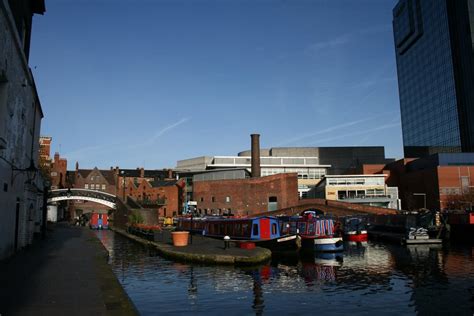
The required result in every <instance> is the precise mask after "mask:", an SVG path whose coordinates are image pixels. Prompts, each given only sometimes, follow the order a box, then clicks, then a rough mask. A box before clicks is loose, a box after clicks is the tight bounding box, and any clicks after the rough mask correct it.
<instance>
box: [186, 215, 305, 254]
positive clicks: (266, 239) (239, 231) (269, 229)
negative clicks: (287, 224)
mask: <svg viewBox="0 0 474 316" xmlns="http://www.w3.org/2000/svg"><path fill="white" fill-rule="evenodd" d="M177 228H178V229H180V230H187V231H190V232H191V233H197V234H201V235H203V236H207V237H213V238H224V236H229V237H230V238H231V240H235V241H247V242H253V243H255V244H256V245H257V246H260V247H265V248H269V249H272V250H294V249H298V248H299V238H297V234H296V233H292V234H290V233H286V234H283V233H282V232H281V227H280V223H279V221H278V219H277V218H276V217H272V216H259V217H253V218H226V217H203V218H193V219H191V218H187V217H185V218H180V219H179V222H178V226H177Z"/></svg>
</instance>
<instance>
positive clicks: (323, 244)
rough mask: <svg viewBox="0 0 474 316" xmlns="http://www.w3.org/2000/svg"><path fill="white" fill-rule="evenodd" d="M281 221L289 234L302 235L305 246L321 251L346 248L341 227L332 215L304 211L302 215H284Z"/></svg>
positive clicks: (302, 242) (334, 250)
mask: <svg viewBox="0 0 474 316" xmlns="http://www.w3.org/2000/svg"><path fill="white" fill-rule="evenodd" d="M280 221H281V222H282V225H281V226H282V227H285V228H286V229H288V233H289V234H292V233H296V234H298V235H299V236H300V237H301V244H302V247H303V248H306V249H308V248H309V249H314V250H315V251H319V252H336V251H343V250H344V244H343V242H342V237H341V236H340V232H339V229H338V227H337V225H336V224H335V223H334V219H332V218H330V217H327V216H314V215H313V214H312V213H304V214H303V215H302V216H292V217H282V218H280ZM284 232H285V231H284Z"/></svg>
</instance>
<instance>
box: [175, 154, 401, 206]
mask: <svg viewBox="0 0 474 316" xmlns="http://www.w3.org/2000/svg"><path fill="white" fill-rule="evenodd" d="M259 153H260V169H261V171H260V175H261V176H262V177H264V176H270V175H274V174H281V173H297V174H298V194H299V196H300V198H304V197H306V193H307V192H308V191H309V190H310V189H311V188H312V187H314V186H315V185H317V184H318V183H319V181H321V179H322V178H324V176H325V175H326V174H341V173H344V172H347V171H348V170H350V169H353V168H356V167H358V166H360V165H362V164H386V163H389V162H393V161H394V159H386V158H385V150H384V147H382V146H373V147H276V148H270V149H261V150H260V151H259ZM251 162H252V161H251V151H250V150H247V151H242V152H240V153H238V154H237V156H203V157H197V158H191V159H186V160H180V161H178V162H177V166H176V171H177V173H178V174H180V176H183V175H184V176H186V174H187V176H188V177H189V176H191V177H192V175H196V176H195V179H194V180H196V181H200V180H204V179H205V180H211V179H210V178H209V177H218V178H216V179H215V180H224V179H237V178H236V176H240V178H245V177H250V171H251ZM233 169H240V173H238V174H237V173H234V172H230V171H231V170H233ZM242 169H245V170H247V171H248V173H245V172H243V171H242ZM211 170H214V171H217V170H228V171H229V172H226V173H209V171H211ZM204 171H207V173H205V172H204ZM199 174H201V175H199ZM191 191H192V188H191V187H189V186H188V189H187V192H188V195H190V194H189V193H190V192H191Z"/></svg>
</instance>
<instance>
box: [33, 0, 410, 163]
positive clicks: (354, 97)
mask: <svg viewBox="0 0 474 316" xmlns="http://www.w3.org/2000/svg"><path fill="white" fill-rule="evenodd" d="M395 3H396V0H357V1H354V0H311V1H303V0H293V1H277V0H272V1H270V0H235V1H233V0H232V1H231V0H220V1H217V0H216V1H211V0H186V1H185V0H173V1H171V0H169V1H160V0H156V1H151V0H149V1H147V0H133V1H132V0H128V1H127V0H117V1H112V0H82V1H72V0H47V1H46V6H47V12H46V13H45V15H44V16H35V18H34V22H33V38H32V48H31V54H30V65H31V67H32V69H33V72H34V75H35V79H36V82H37V86H38V90H39V95H40V98H41V102H42V106H43V110H44V113H45V118H44V119H43V122H42V134H43V135H49V136H52V137H53V147H52V151H53V152H54V151H60V153H61V155H63V156H65V157H66V158H68V162H69V166H68V168H69V169H72V168H74V163H75V161H79V163H80V166H81V168H88V167H94V166H98V167H101V168H108V167H110V166H120V167H124V168H135V167H138V166H144V167H146V168H150V169H155V168H156V169H158V168H165V167H174V166H175V165H176V161H177V160H181V159H187V158H192V157H196V156H201V155H235V154H237V152H239V151H242V150H246V149H249V148H250V136H249V135H250V134H251V133H259V134H261V146H262V147H277V146H385V148H386V156H387V157H393V158H401V157H402V155H403V154H402V138H401V126H400V110H399V100H398V85H397V80H396V64H395V53H394V48H393V35H392V27H391V21H392V8H393V6H394V5H395Z"/></svg>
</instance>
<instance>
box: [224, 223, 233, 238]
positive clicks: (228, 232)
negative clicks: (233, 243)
mask: <svg viewBox="0 0 474 316" xmlns="http://www.w3.org/2000/svg"><path fill="white" fill-rule="evenodd" d="M233 228H234V227H233V224H232V223H227V224H226V225H225V234H226V235H228V236H232V235H233V234H234V232H233Z"/></svg>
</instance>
